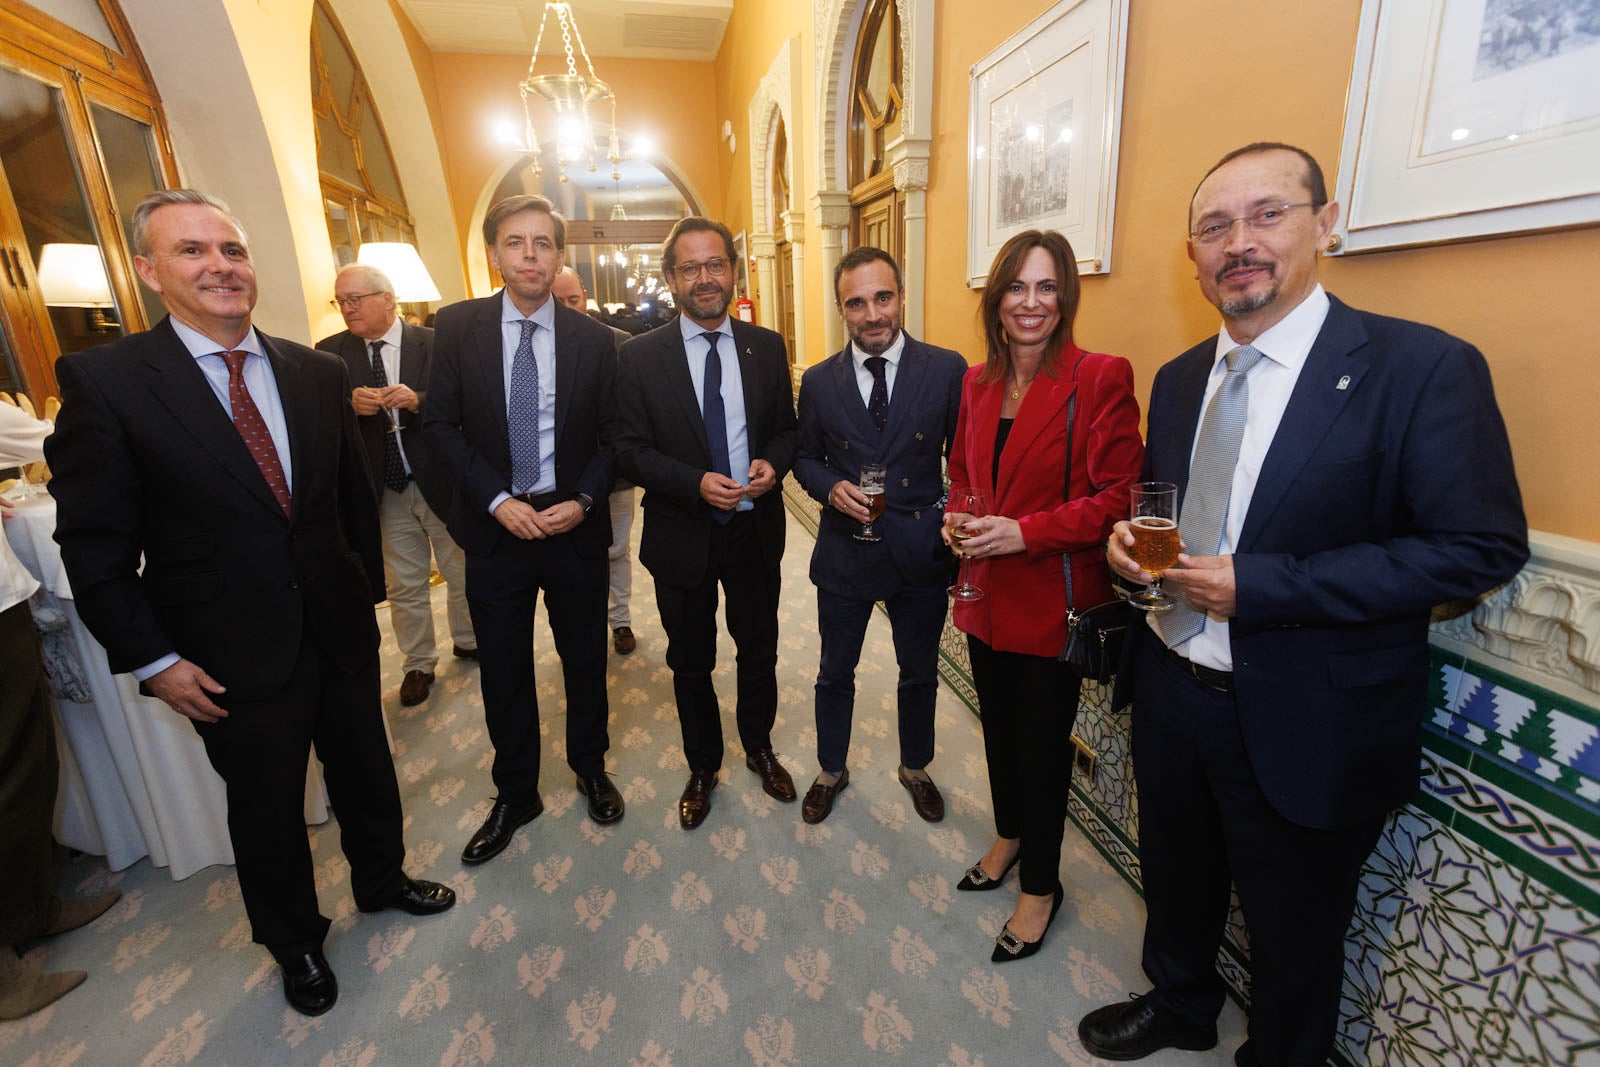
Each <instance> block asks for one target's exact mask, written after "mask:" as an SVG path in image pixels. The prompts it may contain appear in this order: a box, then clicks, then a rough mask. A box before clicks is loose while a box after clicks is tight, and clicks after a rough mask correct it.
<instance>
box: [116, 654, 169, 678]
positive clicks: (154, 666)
mask: <svg viewBox="0 0 1600 1067" xmlns="http://www.w3.org/2000/svg"><path fill="white" fill-rule="evenodd" d="M181 658H182V657H181V656H179V655H178V654H177V653H176V652H168V653H167V654H166V655H165V656H162V657H161V658H160V659H158V660H156V661H155V662H154V663H146V664H145V665H144V666H143V667H140V668H139V669H138V670H136V671H129V672H128V673H129V674H131V675H133V680H134V681H136V682H144V681H148V680H149V679H151V678H154V677H155V676H156V675H158V674H160V673H161V672H162V671H164V670H166V669H167V668H168V667H170V666H172V665H173V664H174V663H176V662H178V660H179V659H181Z"/></svg>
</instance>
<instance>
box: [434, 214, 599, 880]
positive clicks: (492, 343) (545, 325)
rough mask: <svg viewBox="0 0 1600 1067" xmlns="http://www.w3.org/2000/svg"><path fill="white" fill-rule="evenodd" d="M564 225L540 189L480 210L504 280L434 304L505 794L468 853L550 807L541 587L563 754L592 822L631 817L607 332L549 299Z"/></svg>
mask: <svg viewBox="0 0 1600 1067" xmlns="http://www.w3.org/2000/svg"><path fill="white" fill-rule="evenodd" d="M566 237H567V226H566V221H565V220H564V219H562V217H561V216H560V215H558V214H556V211H555V208H554V207H553V206H552V205H551V203H550V201H548V200H546V199H545V198H544V197H542V196H512V197H507V198H506V199H504V200H501V201H500V202H498V203H496V204H495V205H494V206H493V207H491V208H490V209H489V212H488V214H487V215H486V216H485V217H484V220H483V240H484V243H485V244H486V245H488V251H489V262H490V263H491V264H493V265H494V267H495V269H496V270H498V271H500V273H501V275H502V276H503V277H504V279H505V288H504V289H502V290H501V291H500V292H498V293H496V294H494V295H493V296H487V297H484V298H482V299H480V300H463V301H462V302H461V303H459V304H452V305H450V306H449V307H447V308H444V309H443V310H441V311H440V312H439V317H438V319H437V320H436V324H435V333H434V348H433V373H432V374H431V375H430V376H429V378H428V406H427V411H426V414H425V417H424V419H423V429H424V432H425V433H426V434H427V439H428V443H429V444H430V445H432V446H433V450H434V455H436V456H437V457H438V458H439V461H440V462H441V463H443V464H444V465H445V467H446V469H447V470H448V471H449V472H450V474H451V475H452V477H453V478H454V479H455V498H454V500H453V501H452V502H451V505H450V519H449V528H450V535H451V536H452V537H454V538H455V540H456V543H457V544H459V545H460V546H461V547H462V548H463V549H464V550H465V551H466V554H467V603H468V605H469V606H470V607H471V609H472V624H473V628H474V629H475V630H476V631H477V634H478V651H479V653H480V659H479V663H480V665H481V666H480V671H479V677H480V679H481V682H482V685H483V714H484V721H485V722H486V723H487V725H488V727H489V737H490V739H491V740H492V741H493V742H494V750H495V752H494V768H493V772H492V773H493V776H494V784H495V788H496V790H497V791H498V795H497V797H496V798H495V802H494V804H493V806H492V807H491V808H490V810H489V814H488V817H487V818H486V819H485V820H484V822H483V825H482V826H481V827H480V828H479V829H478V832H477V833H475V834H473V836H472V839H471V841H469V842H468V843H467V847H466V849H465V850H464V851H463V852H462V853H461V859H462V862H464V863H482V862H484V861H485V860H488V859H491V858H493V857H494V856H497V855H499V854H500V853H501V852H502V851H503V850H504V849H505V847H506V845H508V844H510V843H511V837H512V834H514V833H515V832H516V829H517V827H519V826H521V825H523V824H524V823H526V822H529V821H531V820H532V819H534V818H535V817H537V816H538V815H539V813H540V812H542V811H543V810H544V803H543V802H542V801H541V800H540V799H539V699H538V696H537V694H536V692H535V679H534V670H533V616H534V608H535V606H536V605H537V602H538V596H539V593H540V592H541V591H543V593H544V596H545V606H546V611H547V614H548V615H549V618H550V630H551V633H552V634H553V635H554V637H555V642H556V651H557V652H559V653H560V655H561V674H562V678H563V680H564V681H565V683H566V690H567V764H568V765H569V766H570V767H571V768H572V771H573V773H574V774H575V775H577V781H578V791H579V792H580V793H582V794H583V795H584V796H586V797H587V798H588V801H589V805H588V810H589V818H590V819H592V820H593V821H594V822H596V823H613V822H616V821H617V820H618V819H620V818H622V811H623V804H622V794H621V793H619V792H617V787H616V786H615V785H613V784H612V782H611V779H610V778H609V777H608V776H607V775H606V769H605V758H606V750H607V749H608V748H609V747H610V740H609V738H608V737H607V734H606V717H607V714H608V705H607V702H606V548H607V547H608V546H609V545H610V544H611V521H610V517H609V516H608V515H607V513H606V509H605V507H603V506H601V507H599V508H596V507H595V502H596V501H603V500H604V499H605V495H606V493H607V492H609V491H610V489H611V410H612V409H611V395H612V386H613V383H614V380H615V376H616V364H617V360H616V341H614V340H613V339H612V336H611V331H610V330H608V329H606V328H605V327H604V326H602V325H600V324H599V323H597V322H595V321H594V320H592V319H590V318H589V317H588V316H587V315H580V314H579V313H578V312H576V311H573V310H572V309H571V308H569V307H566V306H564V305H563V304H562V303H561V302H560V301H558V300H555V299H552V298H551V295H550V286H551V283H552V282H553V281H554V279H555V276H556V273H557V272H558V271H560V270H561V265H562V262H563V259H564V258H565V250H566Z"/></svg>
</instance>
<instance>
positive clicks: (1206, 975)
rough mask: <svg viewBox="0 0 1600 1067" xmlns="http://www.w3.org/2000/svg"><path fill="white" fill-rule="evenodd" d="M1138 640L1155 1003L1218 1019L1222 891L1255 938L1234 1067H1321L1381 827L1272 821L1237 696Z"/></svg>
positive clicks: (1142, 831)
mask: <svg viewBox="0 0 1600 1067" xmlns="http://www.w3.org/2000/svg"><path fill="white" fill-rule="evenodd" d="M1137 630H1138V631H1139V633H1140V636H1138V637H1137V638H1136V640H1138V641H1139V645H1138V647H1137V649H1136V650H1135V656H1136V660H1135V663H1134V667H1133V669H1134V670H1135V671H1137V672H1138V673H1137V675H1136V682H1135V684H1136V691H1137V693H1138V696H1137V699H1136V700H1135V702H1134V706H1133V748H1132V755H1133V766H1134V775H1135V779H1136V781H1137V782H1138V786H1139V860H1140V863H1141V865H1142V867H1143V874H1144V899H1145V906H1146V908H1147V911H1148V917H1147V919H1146V922H1145V934H1144V960H1143V963H1144V971H1145V974H1147V975H1148V976H1149V977H1150V980H1151V981H1152V982H1153V983H1154V984H1155V991H1154V992H1153V993H1152V994H1151V995H1152V997H1153V998H1154V1002H1155V1003H1156V1004H1158V1005H1160V1006H1161V1007H1164V1008H1167V1009H1169V1010H1171V1011H1173V1012H1176V1013H1177V1014H1178V1015H1181V1016H1183V1017H1184V1018H1186V1019H1189V1020H1191V1021H1193V1022H1196V1023H1204V1022H1210V1021H1211V1020H1213V1019H1215V1018H1216V1016H1217V1013H1218V1012H1219V1011H1220V1010H1221V1009H1222V1000H1223V984H1222V979H1221V978H1220V977H1219V976H1218V974H1217V969H1216V964H1217V950H1218V948H1219V947H1220V946H1221V943H1222V933H1223V925H1224V923H1225V921H1226V920H1227V916H1228V885H1229V883H1230V882H1231V883H1233V884H1234V885H1235V886H1237V887H1238V890H1239V903H1240V905H1241V906H1242V907H1243V909H1244V919H1245V924H1246V926H1247V927H1248V929H1249V932H1250V972H1251V994H1250V996H1251V1004H1250V1026H1249V1040H1248V1041H1246V1042H1245V1044H1244V1046H1243V1047H1241V1048H1240V1049H1239V1053H1238V1057H1237V1059H1238V1062H1239V1063H1240V1064H1242V1065H1256V1064H1260V1065H1266V1067H1298V1065H1304V1067H1321V1065H1322V1064H1323V1063H1325V1062H1327V1059H1328V1055H1329V1053H1330V1052H1331V1050H1332V1048H1333V1038H1334V1032H1335V1027H1336V1025H1337V1023H1338V1015H1339V989H1340V986H1341V985H1342V984H1343V980H1344V942H1345V935H1346V932H1347V930H1348V928H1349V926H1350V917H1351V915H1352V914H1353V913H1354V911H1355V903H1356V884H1357V882H1358V881H1359V880H1360V877H1361V868H1362V864H1363V862H1364V861H1365V860H1366V857H1367V855H1368V854H1369V853H1371V851H1372V848H1373V846H1374V845H1375V844H1377V840H1378V834H1379V832H1380V831H1381V830H1382V828H1383V820H1381V819H1375V820H1372V821H1369V822H1366V823H1363V824H1361V825H1358V826H1351V827H1347V828H1343V829H1338V830H1317V829H1311V828H1308V827H1304V826H1297V825H1295V824H1294V823H1291V822H1289V821H1288V820H1287V819H1285V818H1284V817H1283V816H1281V815H1279V814H1278V813H1277V811H1276V810H1274V809H1273V807H1272V805H1271V803H1270V802H1269V801H1268V800H1267V797H1266V796H1265V794H1263V793H1262V791H1261V787H1260V785H1259V784H1258V783H1257V782H1256V778H1255V774H1254V772H1252V770H1251V769H1250V757H1249V753H1247V752H1246V751H1245V747H1244V740H1243V738H1242V736H1241V735H1240V732H1239V712H1238V707H1237V705H1236V704H1235V702H1234V697H1233V694H1231V693H1221V692H1218V691H1216V690H1215V689H1211V688H1209V687H1207V686H1205V685H1202V684H1201V683H1200V682H1199V681H1198V680H1196V679H1195V678H1194V676H1193V675H1191V674H1189V673H1187V672H1186V671H1184V670H1183V669H1182V668H1181V667H1180V666H1178V665H1176V664H1174V663H1173V662H1172V660H1171V659H1170V658H1168V657H1167V655H1166V654H1165V652H1164V650H1163V649H1162V648H1161V644H1160V642H1158V641H1157V640H1156V639H1155V637H1154V635H1152V634H1151V633H1150V632H1149V630H1148V628H1146V627H1143V626H1140V627H1137ZM1282 711H1283V714H1285V715H1292V714H1294V709H1293V708H1289V707H1285V708H1283V709H1282Z"/></svg>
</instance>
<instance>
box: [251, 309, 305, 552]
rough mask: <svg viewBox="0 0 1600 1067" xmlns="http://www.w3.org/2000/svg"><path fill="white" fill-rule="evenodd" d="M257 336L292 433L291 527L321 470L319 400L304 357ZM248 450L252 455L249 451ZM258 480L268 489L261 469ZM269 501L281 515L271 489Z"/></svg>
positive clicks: (252, 464) (290, 446) (263, 335)
mask: <svg viewBox="0 0 1600 1067" xmlns="http://www.w3.org/2000/svg"><path fill="white" fill-rule="evenodd" d="M256 337H257V338H258V339H259V340H260V341H261V348H262V350H263V351H264V352H266V354H267V361H268V362H269V363H271V364H272V376H273V378H275V379H277V383H278V400H279V402H280V403H282V405H283V421H284V424H285V425H286V426H287V428H288V432H289V462H290V464H292V465H293V466H292V469H293V471H294V483H295V486H296V490H295V491H294V492H293V493H292V494H291V497H290V501H289V514H290V521H291V524H292V523H293V521H294V520H295V519H298V518H299V515H300V509H299V508H297V507H295V506H294V504H295V501H296V500H305V499H309V498H310V492H309V490H310V488H311V482H312V480H313V479H314V478H316V477H317V474H318V472H319V471H320V470H321V469H322V465H321V464H320V463H317V462H314V461H313V458H312V457H313V456H314V455H315V453H316V432H315V430H316V428H315V426H314V425H313V424H314V422H315V420H316V398H315V396H314V394H313V392H312V387H311V382H310V380H309V378H308V375H307V374H306V372H305V368H304V367H303V366H302V363H303V362H304V357H302V356H300V355H298V354H297V353H295V352H292V351H290V350H288V349H286V348H284V346H282V345H280V344H278V343H277V342H276V341H275V340H274V339H273V338H270V337H268V336H267V335H266V334H264V333H262V332H261V331H260V330H257V331H256ZM245 451H246V452H247V453H248V452H249V450H248V449H246V450H245ZM296 457H299V458H300V462H299V463H298V464H296V463H294V460H295V458H296ZM250 463H251V466H254V465H255V460H254V459H251V461H250ZM256 477H257V480H259V481H260V482H261V485H262V487H263V488H266V484H267V482H266V479H265V478H262V477H261V476H260V471H259V469H258V470H257V474H256ZM267 498H268V499H270V500H271V501H272V510H273V511H275V512H277V513H278V514H279V515H282V514H283V509H282V508H280V507H279V506H278V501H277V498H276V497H273V495H272V491H271V490H270V489H268V490H267Z"/></svg>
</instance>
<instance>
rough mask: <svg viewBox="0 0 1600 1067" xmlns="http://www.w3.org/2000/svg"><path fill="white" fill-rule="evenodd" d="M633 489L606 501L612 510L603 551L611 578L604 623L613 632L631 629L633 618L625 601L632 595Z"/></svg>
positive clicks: (617, 493)
mask: <svg viewBox="0 0 1600 1067" xmlns="http://www.w3.org/2000/svg"><path fill="white" fill-rule="evenodd" d="M638 495H639V494H638V490H637V489H633V488H628V489H618V490H617V491H616V492H614V493H612V494H611V496H610V498H609V506H610V508H611V548H610V549H609V550H607V552H606V559H607V561H608V562H609V570H610V579H611V601H610V603H611V607H610V610H609V611H608V612H607V615H606V622H607V623H608V624H609V625H610V627H611V628H612V629H613V630H615V629H617V628H618V627H620V626H632V625H633V616H632V615H631V614H630V613H629V611H628V602H629V600H630V599H631V598H632V596H633V546H632V544H631V543H630V542H629V538H631V537H632V536H633V502H634V498H635V497H636V496H638Z"/></svg>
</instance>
